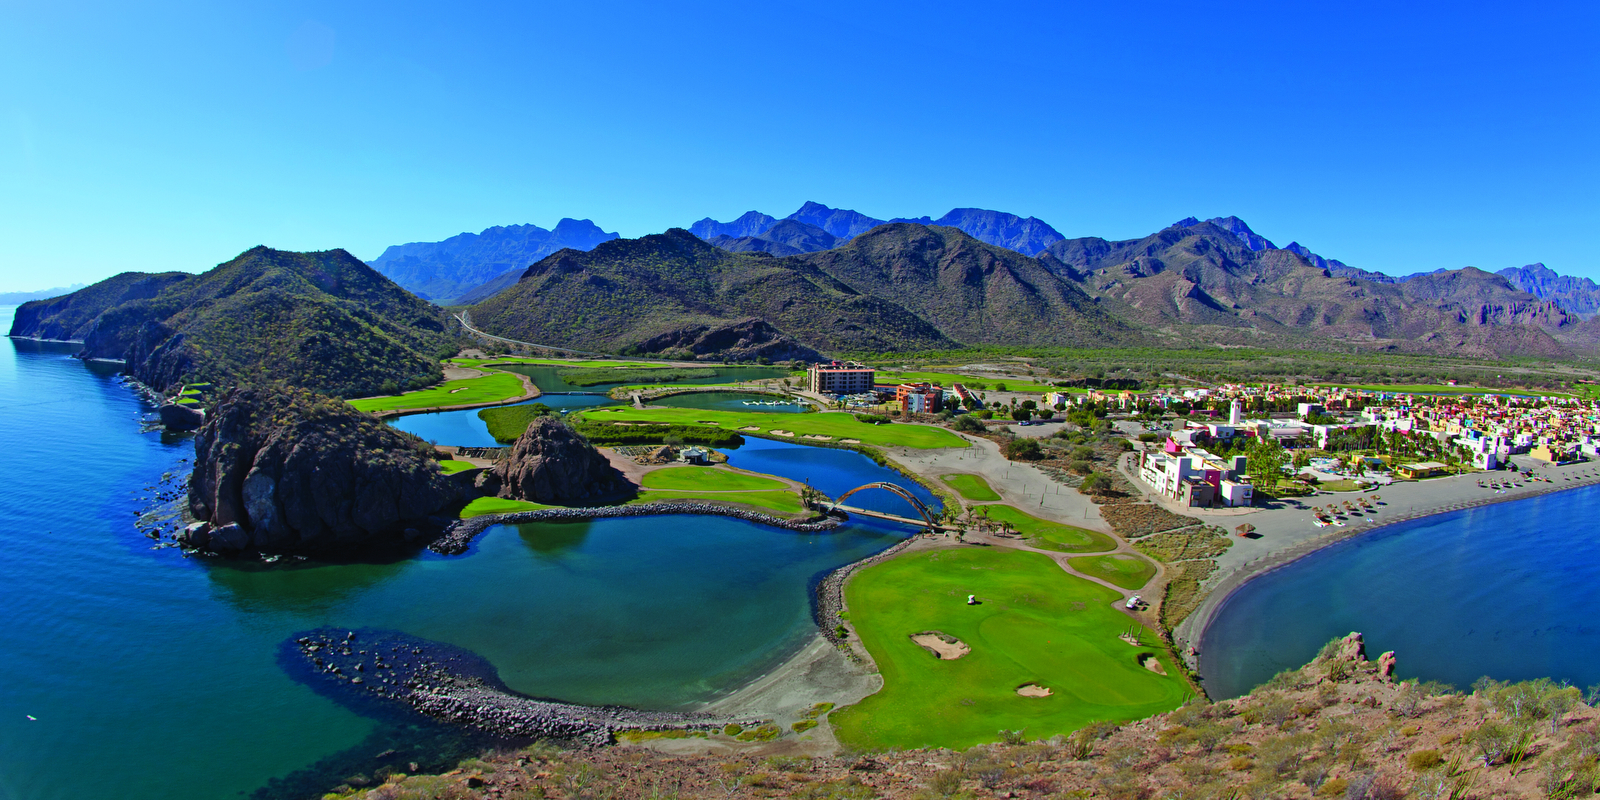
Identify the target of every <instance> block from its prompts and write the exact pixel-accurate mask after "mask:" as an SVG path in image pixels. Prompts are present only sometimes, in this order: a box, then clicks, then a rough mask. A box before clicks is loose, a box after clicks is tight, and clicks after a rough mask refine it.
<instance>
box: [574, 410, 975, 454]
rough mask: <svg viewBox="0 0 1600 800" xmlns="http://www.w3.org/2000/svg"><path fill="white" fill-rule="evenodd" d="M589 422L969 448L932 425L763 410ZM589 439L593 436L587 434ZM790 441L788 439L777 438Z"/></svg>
mask: <svg viewBox="0 0 1600 800" xmlns="http://www.w3.org/2000/svg"><path fill="white" fill-rule="evenodd" d="M583 419H584V421H585V422H602V421H608V422H666V423H671V424H675V425H685V424H695V423H706V422H714V423H717V426H716V427H718V428H721V429H722V430H725V431H730V432H734V431H739V429H741V428H746V427H754V428H756V430H754V431H746V432H747V433H765V434H768V435H772V431H774V430H786V431H790V432H791V433H793V434H795V436H794V441H797V442H801V443H806V440H805V438H804V437H805V436H807V435H818V436H828V437H830V438H832V439H834V440H839V439H855V440H857V441H860V442H862V443H865V444H874V445H890V446H894V445H900V446H906V447H916V448H923V449H926V448H935V447H966V446H967V443H966V442H965V441H963V440H962V439H961V437H959V436H956V435H955V434H953V433H951V432H950V431H948V430H945V429H944V428H936V427H933V426H930V425H901V424H895V425H871V424H868V423H865V422H861V421H859V420H857V419H856V417H855V415H854V414H849V413H845V412H837V411H831V412H823V413H820V414H764V413H761V412H759V411H755V412H751V411H707V410H704V409H697V408H647V409H636V408H604V409H595V410H591V411H586V412H584V414H583ZM582 432H583V434H584V435H585V436H588V435H589V433H588V431H587V430H583V431H582ZM778 438H787V437H778Z"/></svg>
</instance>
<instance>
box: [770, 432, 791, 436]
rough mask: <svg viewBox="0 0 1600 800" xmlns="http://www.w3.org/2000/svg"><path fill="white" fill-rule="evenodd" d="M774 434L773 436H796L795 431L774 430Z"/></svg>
mask: <svg viewBox="0 0 1600 800" xmlns="http://www.w3.org/2000/svg"><path fill="white" fill-rule="evenodd" d="M772 435H773V436H789V437H793V436H794V431H773V432H772Z"/></svg>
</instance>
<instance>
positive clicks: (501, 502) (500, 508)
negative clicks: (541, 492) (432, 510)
mask: <svg viewBox="0 0 1600 800" xmlns="http://www.w3.org/2000/svg"><path fill="white" fill-rule="evenodd" d="M541 508H551V506H547V505H541V504H539V503H530V502H528V501H526V500H507V499H505V498H503V497H480V498H478V499H476V500H474V501H472V502H470V503H468V504H467V507H466V508H463V509H461V518H462V519H472V518H473V517H481V516H483V515H485V514H514V513H516V512H518V511H538V510H539V509H541Z"/></svg>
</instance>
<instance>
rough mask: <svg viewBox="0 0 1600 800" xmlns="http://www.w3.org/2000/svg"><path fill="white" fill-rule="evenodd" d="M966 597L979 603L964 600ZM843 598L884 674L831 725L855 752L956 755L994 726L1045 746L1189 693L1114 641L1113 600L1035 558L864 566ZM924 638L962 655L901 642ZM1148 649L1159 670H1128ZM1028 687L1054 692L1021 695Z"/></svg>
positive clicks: (945, 554) (997, 554)
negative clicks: (937, 636) (942, 654)
mask: <svg viewBox="0 0 1600 800" xmlns="http://www.w3.org/2000/svg"><path fill="white" fill-rule="evenodd" d="M969 594H975V595H977V596H978V599H979V600H980V601H981V604H979V605H975V606H969V605H967V604H966V599H967V595H969ZM845 596H846V599H847V601H848V603H849V606H850V619H851V621H852V622H853V623H854V624H855V626H856V631H857V633H859V634H860V636H861V641H862V643H863V644H865V645H866V648H867V651H868V652H870V653H871V654H872V657H873V658H874V659H875V660H876V661H877V663H878V669H879V671H880V672H881V673H882V675H883V680H884V688H883V689H882V690H881V691H879V692H878V693H877V694H874V695H872V696H871V697H868V698H867V699H865V700H863V701H861V702H860V703H858V704H856V705H855V706H852V707H850V708H846V709H842V710H836V711H834V712H833V713H832V715H831V717H830V719H831V721H832V723H833V727H834V730H835V732H836V733H837V734H838V737H839V740H840V741H841V742H843V743H845V744H848V745H850V746H853V747H861V748H868V749H882V748H911V747H952V748H966V747H970V746H972V745H975V744H980V743H984V742H993V741H997V740H998V738H999V736H998V731H1000V730H1001V729H1002V728H1004V729H1007V730H1016V729H1019V728H1020V729H1024V730H1025V731H1026V732H1027V733H1026V735H1027V737H1028V738H1029V739H1036V738H1049V737H1051V736H1054V735H1056V734H1058V733H1062V734H1064V733H1069V732H1071V731H1074V730H1077V729H1078V728H1081V727H1083V726H1084V725H1086V724H1088V723H1090V722H1095V721H1097V720H1118V721H1120V720H1129V719H1139V718H1142V717H1146V716H1149V715H1151V714H1157V713H1161V712H1163V711H1170V710H1171V709H1173V708H1176V707H1177V706H1178V705H1179V704H1180V703H1181V702H1182V701H1183V698H1184V697H1185V696H1186V695H1187V693H1188V691H1189V690H1188V686H1187V685H1186V684H1185V683H1184V682H1183V680H1182V679H1180V678H1178V677H1176V674H1177V671H1176V668H1175V667H1174V665H1173V664H1172V663H1171V660H1170V659H1169V658H1168V656H1167V654H1166V652H1165V651H1164V650H1161V649H1159V648H1156V647H1143V648H1141V647H1130V646H1129V645H1128V644H1127V643H1125V642H1123V641H1121V640H1120V639H1118V638H1117V635H1118V634H1120V633H1122V632H1124V631H1126V630H1127V629H1128V626H1129V622H1130V620H1129V618H1128V617H1127V616H1125V615H1123V614H1121V613H1118V612H1117V611H1116V609H1115V608H1113V605H1112V604H1113V603H1114V602H1115V601H1116V600H1117V599H1118V598H1119V595H1118V594H1117V593H1116V592H1113V591H1112V590H1110V589H1107V588H1105V587H1103V586H1097V585H1095V584H1092V583H1090V582H1088V581H1085V580H1082V579H1080V578H1075V577H1073V576H1071V575H1068V574H1067V573H1065V572H1063V571H1062V570H1061V568H1060V567H1059V566H1057V565H1056V564H1055V562H1053V561H1051V560H1050V559H1049V558H1048V557H1047V556H1044V555H1041V554H1039V553H1028V552H1023V551H1017V550H1000V549H992V548H957V549H948V550H935V551H932V552H919V553H914V554H910V555H905V556H901V557H899V558H895V559H891V560H889V561H886V562H884V563H881V564H877V565H874V566H872V567H869V568H867V569H865V570H862V571H861V572H860V573H858V574H857V575H856V576H855V577H854V578H853V579H852V580H851V581H850V584H849V586H848V587H847V588H846V591H845ZM930 630H936V631H940V632H942V633H945V634H948V635H950V636H954V637H956V638H957V639H960V640H961V641H962V642H964V643H966V644H967V645H968V646H970V647H971V648H972V652H970V653H969V654H967V655H965V656H963V657H961V658H959V659H955V660H949V661H947V660H941V659H939V658H936V657H935V656H933V655H931V654H930V653H929V652H928V651H927V650H925V649H923V648H922V647H921V646H919V645H917V644H916V643H914V642H912V641H911V639H910V637H911V636H912V635H913V634H916V633H921V632H923V631H930ZM1146 635H1147V638H1148V639H1149V640H1151V641H1154V640H1155V634H1154V633H1153V632H1149V631H1147V632H1146ZM1146 653H1148V654H1153V655H1155V656H1156V657H1157V658H1158V660H1160V661H1161V663H1162V665H1163V666H1164V667H1165V668H1166V670H1167V672H1168V675H1167V676H1162V675H1157V674H1155V673H1154V672H1151V671H1149V670H1147V669H1145V668H1144V667H1141V666H1140V665H1139V662H1138V658H1139V656H1140V655H1141V654H1146ZM1029 683H1032V684H1037V685H1039V686H1042V687H1045V688H1047V689H1049V690H1050V691H1051V696H1049V697H1023V696H1020V695H1018V694H1017V688H1018V687H1020V686H1023V685H1024V684H1029Z"/></svg>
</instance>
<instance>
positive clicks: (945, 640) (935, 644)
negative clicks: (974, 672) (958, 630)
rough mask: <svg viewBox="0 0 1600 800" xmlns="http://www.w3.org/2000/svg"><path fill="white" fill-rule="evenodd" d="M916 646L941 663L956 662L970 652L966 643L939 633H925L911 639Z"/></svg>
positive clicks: (915, 635) (970, 649)
mask: <svg viewBox="0 0 1600 800" xmlns="http://www.w3.org/2000/svg"><path fill="white" fill-rule="evenodd" d="M911 641H912V643H914V644H917V645H921V646H922V648H923V649H925V650H927V651H928V652H930V653H932V654H934V655H936V656H938V657H939V659H940V660H941V661H954V660H956V659H958V658H960V657H962V656H964V655H966V654H968V653H970V652H972V648H971V647H968V646H967V643H966V642H963V641H961V640H960V639H957V638H956V637H954V636H951V635H949V634H945V633H940V632H938V631H924V632H922V633H918V634H914V635H912V637H911Z"/></svg>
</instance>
